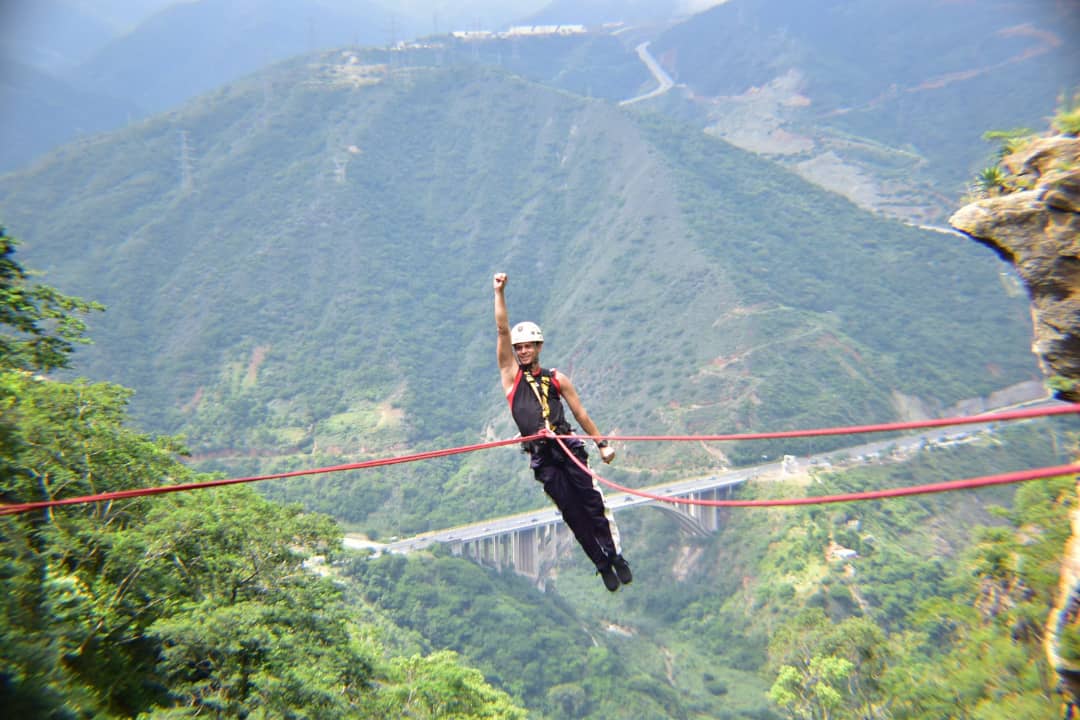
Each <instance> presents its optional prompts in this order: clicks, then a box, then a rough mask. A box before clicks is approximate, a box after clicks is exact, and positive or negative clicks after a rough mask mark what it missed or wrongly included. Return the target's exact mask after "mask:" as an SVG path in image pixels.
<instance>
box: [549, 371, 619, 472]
mask: <svg viewBox="0 0 1080 720" xmlns="http://www.w3.org/2000/svg"><path fill="white" fill-rule="evenodd" d="M559 392H560V393H561V394H562V397H563V400H565V401H566V406H567V407H569V408H570V412H572V413H573V414H574V419H576V420H577V421H578V425H580V426H581V429H582V430H584V431H585V434H586V435H592V436H597V435H600V430H599V429H598V428H597V427H596V423H594V422H593V420H592V418H591V417H589V413H587V412H585V406H584V405H582V404H581V398H580V397H578V394H577V388H575V387H574V383H573V382H571V381H570V378H569V377H567V376H566V375H563V374H562V373H559ZM600 459H601V460H603V461H604V462H606V463H609V462H611V461H612V460H614V459H615V449H614V448H612V447H610V446H605V447H601V448H600Z"/></svg>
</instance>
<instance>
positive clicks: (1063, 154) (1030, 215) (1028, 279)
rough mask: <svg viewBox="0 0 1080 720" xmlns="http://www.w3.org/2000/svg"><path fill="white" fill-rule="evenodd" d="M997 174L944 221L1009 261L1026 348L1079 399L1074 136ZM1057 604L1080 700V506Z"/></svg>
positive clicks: (1056, 640) (1044, 144) (1078, 147)
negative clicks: (1030, 337) (1079, 648)
mask: <svg viewBox="0 0 1080 720" xmlns="http://www.w3.org/2000/svg"><path fill="white" fill-rule="evenodd" d="M1001 165H1002V168H1003V169H1004V171H1005V172H1004V173H1003V174H1002V176H1001V177H999V178H995V179H996V180H998V181H999V182H997V183H996V186H995V187H994V188H990V189H989V192H988V194H989V195H990V196H989V197H986V198H984V199H982V200H978V201H976V202H973V203H971V204H970V205H967V206H965V207H963V208H961V209H960V210H959V211H958V212H957V213H956V214H955V215H953V216H952V217H951V218H950V219H949V222H950V224H951V225H952V226H953V227H955V228H956V229H957V230H960V231H962V232H965V233H967V234H968V235H970V236H971V237H973V238H974V239H975V240H978V241H979V242H981V243H984V244H986V245H988V246H990V247H991V248H993V249H994V250H995V251H997V252H998V254H999V255H1001V256H1002V257H1003V258H1005V259H1006V260H1007V261H1009V262H1011V263H1012V264H1013V265H1014V266H1015V267H1016V271H1017V273H1018V274H1019V275H1020V278H1021V279H1022V280H1023V282H1024V284H1025V285H1026V286H1027V290H1028V294H1029V296H1030V297H1031V314H1032V320H1033V322H1034V334H1035V338H1034V343H1033V345H1032V350H1033V351H1034V352H1035V354H1036V355H1037V356H1038V357H1039V361H1040V363H1041V364H1042V366H1043V370H1044V372H1045V373H1046V374H1047V375H1048V376H1049V378H1050V385H1051V386H1052V387H1053V388H1054V389H1055V391H1056V395H1057V396H1058V397H1059V398H1061V399H1063V400H1069V401H1072V402H1080V138H1076V137H1071V136H1058V137H1049V138H1040V139H1038V140H1035V141H1033V142H1031V143H1028V144H1027V145H1025V146H1024V147H1022V148H1020V149H1018V150H1017V151H1016V152H1013V153H1012V154H1010V155H1008V156H1007V157H1005V158H1004V159H1003V160H1002V163H1001ZM1071 518H1072V538H1071V539H1070V540H1069V543H1068V544H1067V546H1066V547H1065V551H1064V557H1063V559H1062V566H1061V585H1060V590H1059V593H1058V599H1057V603H1056V607H1055V608H1054V611H1053V613H1052V614H1051V616H1050V619H1049V623H1048V624H1049V627H1048V628H1047V632H1046V634H1045V637H1046V653H1047V657H1048V659H1049V661H1050V663H1051V665H1052V666H1053V668H1054V669H1055V670H1056V672H1057V674H1058V677H1059V678H1060V680H1061V690H1062V692H1063V693H1064V694H1065V695H1066V698H1067V699H1068V700H1069V702H1070V703H1072V704H1073V705H1080V659H1077V658H1073V657H1071V656H1069V654H1068V653H1066V652H1064V647H1063V645H1064V643H1063V637H1064V635H1065V633H1066V631H1067V630H1070V629H1071V630H1072V631H1073V632H1074V633H1075V632H1076V631H1077V629H1078V628H1080V508H1076V509H1074V510H1073V513H1072V516H1071Z"/></svg>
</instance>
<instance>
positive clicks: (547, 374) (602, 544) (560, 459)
mask: <svg viewBox="0 0 1080 720" xmlns="http://www.w3.org/2000/svg"><path fill="white" fill-rule="evenodd" d="M494 286H495V327H496V329H497V330H498V342H497V351H498V357H499V375H500V376H501V378H502V386H503V392H505V393H506V399H507V401H508V402H509V403H510V412H511V414H512V415H513V417H514V422H515V423H517V426H518V430H520V431H521V434H522V435H525V436H528V435H535V434H536V433H538V432H539V431H540V430H542V429H544V428H547V429H549V430H551V431H552V432H554V433H556V434H557V435H569V434H572V433H573V429H572V428H571V427H570V423H568V422H567V421H566V418H565V413H564V411H563V403H562V401H563V400H565V401H566V404H567V405H568V406H569V407H570V412H572V413H573V414H574V417H575V418H576V419H577V421H578V424H580V425H581V428H582V429H583V430H584V431H585V434H587V435H593V436H597V435H600V431H599V430H597V428H596V424H595V423H594V422H593V421H592V418H590V417H589V414H588V413H587V412H585V408H584V407H583V406H582V404H581V399H580V398H579V397H578V394H577V390H576V389H575V388H574V384H573V383H572V382H571V381H570V378H569V377H567V376H566V375H564V374H563V373H560V372H558V371H557V370H555V369H554V368H552V369H544V368H541V367H540V350H541V349H542V347H543V344H544V335H543V333H542V332H541V331H540V328H539V327H537V326H536V325H535V324H534V323H531V322H523V323H518V324H517V325H515V326H514V329H513V330H511V329H510V323H509V321H508V320H507V314H506V295H505V290H506V273H497V274H496V275H495V279H494ZM563 442H564V443H565V444H566V446H567V447H568V448H569V449H570V451H571V452H572V453H573V454H574V455H575V456H576V457H577V458H578V459H579V460H581V462H582V463H583V464H586V463H588V458H589V455H588V452H587V451H586V450H585V444H584V443H583V442H582V441H581V440H578V439H577V438H567V439H565V440H563ZM526 445H527V447H526V450H527V451H528V452H529V455H530V461H529V466H530V467H531V468H532V469H533V474H534V475H535V476H536V479H537V480H538V481H539V482H542V483H543V484H544V492H546V493H547V494H548V496H549V497H550V498H551V499H552V500H553V501H554V502H555V505H556V507H558V508H559V511H560V512H561V513H562V516H563V520H564V521H565V522H566V524H567V525H568V526H569V527H570V530H572V531H573V533H574V537H576V538H577V541H578V543H579V544H580V545H581V548H582V549H583V550H584V551H585V554H586V555H588V556H589V559H590V560H592V561H593V564H594V565H596V570H597V572H598V573H600V576H601V577H602V578H603V580H604V586H605V587H606V588H607V589H608V590H610V591H611V592H615V591H616V590H618V589H619V584H620V583H621V584H623V585H629V584H630V581H631V580H633V574H632V573H631V572H630V564H629V563H627V562H626V560H625V559H624V558H623V556H622V554H621V551H620V549H619V530H618V528H617V527H616V526H615V519H614V518H613V517H612V516H611V513H610V512H609V511H608V509H607V507H606V506H605V505H604V496H603V494H602V493H601V492H600V487H599V486H598V485H597V484H596V480H595V479H593V477H592V475H590V474H589V473H587V472H586V471H584V470H582V469H581V468H580V467H578V465H577V464H576V463H575V462H574V461H573V460H572V459H571V458H570V457H569V456H567V455H566V453H565V452H564V451H563V450H562V448H561V447H560V446H559V443H558V442H557V441H555V440H554V439H547V440H543V439H542V440H535V441H531V442H529V443H527V444H526ZM596 447H597V448H598V449H599V450H600V458H601V459H602V460H603V461H604V462H605V463H610V462H611V461H612V460H613V459H614V458H615V450H614V449H613V448H611V447H610V446H608V443H607V441H606V440H601V441H599V442H597V443H596Z"/></svg>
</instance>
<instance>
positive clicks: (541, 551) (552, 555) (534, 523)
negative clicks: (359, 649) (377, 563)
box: [345, 463, 781, 586]
mask: <svg viewBox="0 0 1080 720" xmlns="http://www.w3.org/2000/svg"><path fill="white" fill-rule="evenodd" d="M774 465H775V467H773V466H755V467H754V468H744V469H740V470H731V471H726V472H722V473H719V474H713V475H704V476H701V477H694V478H687V479H683V480H678V481H675V482H670V483H664V484H661V485H654V486H652V487H649V488H644V490H645V491H646V492H649V493H651V494H654V495H663V496H665V497H672V498H691V499H693V500H720V499H725V498H728V497H730V495H731V490H732V488H734V487H737V486H739V485H741V484H743V483H744V482H746V481H747V480H748V479H750V478H752V477H756V476H758V475H761V474H763V473H764V472H767V471H774V470H777V469H780V468H781V463H775V464H774ZM605 499H606V502H607V506H608V508H609V509H610V510H611V511H612V512H613V513H618V512H624V511H626V510H628V509H630V508H634V507H641V506H649V507H653V508H655V509H657V510H660V511H661V512H664V513H667V514H668V515H670V516H671V517H672V518H674V519H675V521H676V522H677V523H678V525H679V529H680V530H681V531H682V532H685V533H686V534H688V535H691V536H696V537H705V536H706V535H709V534H711V533H714V532H716V531H717V530H718V529H719V528H720V523H721V517H722V512H723V511H724V510H725V508H720V507H710V506H703V505H685V504H676V503H665V502H662V501H658V500H653V499H652V498H643V497H640V496H638V495H631V494H630V493H621V492H617V493H612V494H607V493H605ZM574 542H575V541H574V536H573V534H572V533H571V532H570V529H569V528H568V527H567V526H566V524H565V523H564V522H563V521H562V516H561V514H560V513H559V511H558V510H557V509H555V507H553V506H551V507H547V508H544V509H542V510H533V511H531V512H524V513H518V514H517V515H508V516H505V517H501V518H493V519H491V520H486V521H484V522H478V523H471V524H469V525H460V526H458V527H454V528H449V529H446V530H437V531H433V532H427V533H422V534H420V535H416V536H414V537H410V538H404V539H401V540H392V541H391V542H389V543H385V544H380V543H370V542H366V541H363V540H361V539H359V538H356V537H354V536H346V538H345V545H346V547H351V548H367V549H371V550H374V551H375V552H376V554H381V553H383V552H387V553H399V554H400V553H409V552H414V551H417V550H422V549H424V548H428V547H431V546H432V545H444V546H447V547H448V548H449V549H450V552H452V553H453V554H454V555H457V556H460V557H467V558H469V559H471V560H473V561H475V562H477V563H479V564H481V565H484V566H487V567H491V568H495V569H497V570H506V569H509V570H513V571H514V572H516V573H517V574H519V575H524V576H526V577H528V578H530V579H532V580H533V581H534V582H536V583H537V584H538V585H540V586H543V584H544V580H545V578H547V577H548V576H549V574H550V572H551V570H552V569H553V568H554V567H555V565H556V563H557V561H558V558H559V556H560V555H561V554H563V552H564V551H565V550H566V549H567V548H569V547H571V546H572V545H573V543H574Z"/></svg>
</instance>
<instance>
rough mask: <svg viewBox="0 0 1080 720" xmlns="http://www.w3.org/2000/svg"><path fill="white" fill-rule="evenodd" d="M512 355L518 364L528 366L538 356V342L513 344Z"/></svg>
mask: <svg viewBox="0 0 1080 720" xmlns="http://www.w3.org/2000/svg"><path fill="white" fill-rule="evenodd" d="M514 355H516V356H517V361H518V365H524V366H525V367H528V366H530V365H532V364H533V363H534V362H536V360H537V358H539V357H540V343H538V342H523V343H518V344H517V345H515V346H514Z"/></svg>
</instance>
